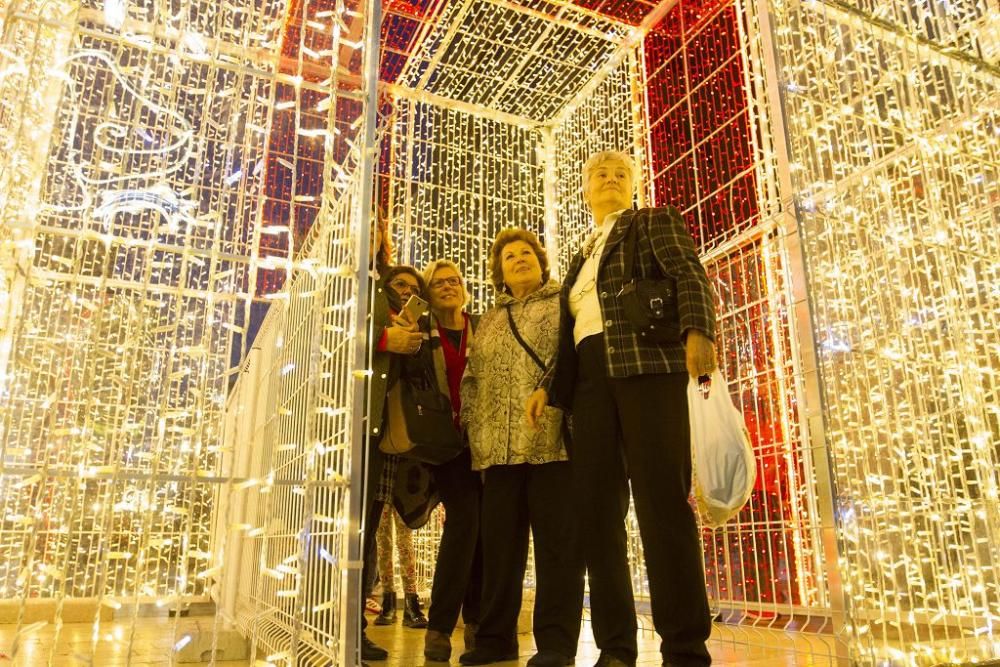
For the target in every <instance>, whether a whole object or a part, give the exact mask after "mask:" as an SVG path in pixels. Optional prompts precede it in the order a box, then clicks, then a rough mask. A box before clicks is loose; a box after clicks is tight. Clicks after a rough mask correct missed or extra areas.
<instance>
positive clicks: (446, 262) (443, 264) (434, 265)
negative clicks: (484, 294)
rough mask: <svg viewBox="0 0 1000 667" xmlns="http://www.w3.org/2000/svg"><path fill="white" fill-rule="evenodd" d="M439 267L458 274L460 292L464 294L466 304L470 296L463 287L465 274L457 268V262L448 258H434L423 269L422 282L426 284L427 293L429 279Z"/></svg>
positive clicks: (429, 286)
mask: <svg viewBox="0 0 1000 667" xmlns="http://www.w3.org/2000/svg"><path fill="white" fill-rule="evenodd" d="M441 269H452V270H454V271H455V273H457V274H458V280H459V282H461V284H462V293H463V294H465V304H466V305H468V303H469V300H470V298H471V297H470V295H469V290H468V289H466V287H465V276H463V275H462V269H460V268H458V264H456V263H455V262H453V261H451V260H450V259H435V260H433V261H432V262H431V263H430V264H428V265H427V267H426V268H425V269H424V283H425V284H426V285H427V291H428V293H430V289H431V280H432V279H433V278H434V274H435V273H437V272H438V271H439V270H441Z"/></svg>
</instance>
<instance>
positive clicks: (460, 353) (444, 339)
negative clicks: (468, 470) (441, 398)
mask: <svg viewBox="0 0 1000 667" xmlns="http://www.w3.org/2000/svg"><path fill="white" fill-rule="evenodd" d="M462 317H463V318H464V321H465V326H464V327H462V345H461V346H460V347H458V348H456V347H455V346H454V345H453V344H452V342H451V339H450V338H448V334H446V333H445V328H444V327H442V326H441V324H440V323H439V324H438V337H439V338H440V340H441V352H443V353H444V368H445V373H446V374H447V376H448V394H449V395H450V397H451V409H452V412H454V414H455V426H456V427H458V426H459V418H458V415H459V413H460V412H461V410H462V396H461V393H460V391H459V386H460V385H461V384H462V375H464V374H465V364H466V362H467V361H468V357H466V356H465V352H466V350H465V346H466V342H467V341H466V338H467V337H468V336H466V332H468V330H469V315H468V314H467V313H462Z"/></svg>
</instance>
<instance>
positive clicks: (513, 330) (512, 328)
mask: <svg viewBox="0 0 1000 667" xmlns="http://www.w3.org/2000/svg"><path fill="white" fill-rule="evenodd" d="M507 321H508V322H509V323H510V332H511V333H512V334H514V338H516V339H517V342H518V343H520V344H521V347H523V348H524V351H525V352H527V353H528V356H530V357H531V358H532V359H534V361H535V363H536V364H538V367H539V368H541V369H542V370H543V371H544V370H545V364H543V363H542V358H541V357H539V356H538V353H537V352H535V351H534V350H532V349H531V346H530V345H528V344H527V343H525V342H524V339H523V338H521V332H520V331H518V330H517V325H516V324H514V315H513V314H512V313H511V312H510V306H509V305H508V306H507Z"/></svg>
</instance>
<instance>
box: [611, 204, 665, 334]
mask: <svg viewBox="0 0 1000 667" xmlns="http://www.w3.org/2000/svg"><path fill="white" fill-rule="evenodd" d="M638 224H639V221H638V219H636V218H633V219H632V220H631V222H630V223H629V228H628V232H627V233H626V235H625V275H624V278H623V285H624V286H623V287H622V290H621V292H619V293H618V296H619V297H620V298H621V302H622V309H623V310H624V311H625V317H626V319H628V321H629V324H631V325H632V328H633V329H635V331H636V333H638V334H639V336H640V337H641V338H643V339H645V340H649V341H652V342H655V343H679V342H680V341H681V318H680V315H679V314H678V312H677V281H676V280H674V279H673V278H638V279H636V278H634V277H633V276H634V272H635V256H636V255H637V254H638V252H639V249H638V248H637V247H636V243H637V241H636V237H637V236H638V233H637V232H636V225H638ZM654 262H655V258H654ZM656 269H657V272H658V273H659V272H660V271H659V266H657V267H656Z"/></svg>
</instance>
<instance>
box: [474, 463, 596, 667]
mask: <svg viewBox="0 0 1000 667" xmlns="http://www.w3.org/2000/svg"><path fill="white" fill-rule="evenodd" d="M571 493H572V472H571V470H570V467H569V463H568V462H565V461H560V462H556V463H544V464H540V465H531V464H527V463H525V464H520V465H500V466H492V467H490V468H487V469H486V472H485V475H484V480H483V518H482V522H483V615H482V622H481V623H480V625H479V632H478V633H477V634H476V646H483V647H485V648H491V649H495V650H497V651H506V650H508V649H516V648H517V618H518V614H519V613H520V611H521V593H522V591H523V589H524V571H525V567H526V565H527V561H528V531H529V528H530V530H531V535H532V536H533V537H534V544H535V610H534V616H533V619H532V626H533V630H534V634H535V645H536V646H537V647H538V650H539V651H543V650H549V651H556V652H558V653H561V654H562V655H564V656H567V657H573V656H575V655H576V644H577V640H578V639H579V637H580V618H581V616H582V614H583V558H582V557H581V555H580V552H579V549H578V548H577V546H576V543H575V539H576V534H575V533H576V531H575V518H574V513H573V507H574V502H573V498H572V496H571Z"/></svg>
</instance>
